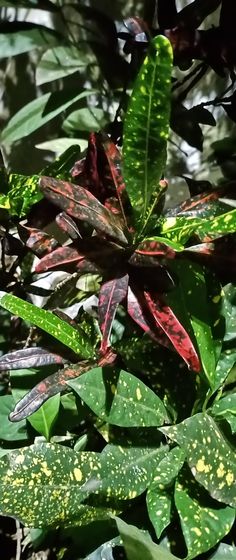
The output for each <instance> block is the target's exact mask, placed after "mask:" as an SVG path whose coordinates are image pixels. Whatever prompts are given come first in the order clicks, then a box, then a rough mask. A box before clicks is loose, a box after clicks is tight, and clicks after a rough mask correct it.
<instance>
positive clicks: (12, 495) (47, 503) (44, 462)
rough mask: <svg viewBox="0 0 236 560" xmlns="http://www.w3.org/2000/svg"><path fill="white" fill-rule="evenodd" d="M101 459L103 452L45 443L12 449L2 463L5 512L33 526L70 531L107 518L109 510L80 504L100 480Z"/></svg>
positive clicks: (0, 483) (1, 490)
mask: <svg viewBox="0 0 236 560" xmlns="http://www.w3.org/2000/svg"><path fill="white" fill-rule="evenodd" d="M99 459H100V456H99V454H98V453H92V452H81V453H75V452H74V451H72V450H71V449H69V448H67V447H64V446H62V445H54V444H49V443H43V442H41V441H37V442H36V443H35V444H34V445H32V446H30V447H23V448H21V449H20V450H18V449H17V450H13V451H12V452H11V453H10V454H9V455H7V456H4V457H2V458H1V459H0V501H1V513H3V514H4V515H13V516H16V517H18V518H19V519H20V520H21V521H22V523H24V524H26V525H27V526H28V527H49V526H50V525H54V526H58V525H60V524H63V526H64V527H65V526H68V525H70V524H74V523H76V524H78V525H79V524H87V523H91V521H93V520H94V519H96V518H97V519H99V518H100V519H102V518H104V516H105V517H107V516H108V513H109V511H108V510H107V511H106V510H104V509H102V508H101V509H100V508H94V507H90V506H85V505H81V501H82V500H84V498H85V495H86V492H85V490H84V489H83V486H84V485H85V483H86V482H87V481H89V479H90V478H91V475H93V477H94V471H95V472H96V480H98V479H99V477H100V462H99ZM87 487H88V485H87ZM84 488H85V486H84Z"/></svg>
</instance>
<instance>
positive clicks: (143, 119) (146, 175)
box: [123, 35, 173, 230]
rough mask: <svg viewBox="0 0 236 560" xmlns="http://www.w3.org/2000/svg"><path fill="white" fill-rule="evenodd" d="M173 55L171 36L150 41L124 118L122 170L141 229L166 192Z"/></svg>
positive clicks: (138, 225) (138, 227) (138, 226)
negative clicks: (164, 180) (158, 200)
mask: <svg viewBox="0 0 236 560" xmlns="http://www.w3.org/2000/svg"><path fill="white" fill-rule="evenodd" d="M172 57H173V55H172V48H171V45H170V43H169V41H168V39H166V38H165V37H163V36H161V35H159V36H158V37H155V38H154V39H153V40H152V41H151V43H150V47H149V51H148V54H147V56H146V58H145V60H144V62H143V65H142V67H141V70H140V72H139V74H138V77H137V79H136V82H135V85H134V89H133V92H132V95H131V99H130V103H129V106H128V110H127V113H126V117H125V121H124V142H123V156H124V163H123V172H124V179H125V184H126V188H127V191H128V195H129V197H130V200H131V203H132V206H133V209H134V213H135V216H136V221H137V229H139V230H140V229H142V228H143V227H144V225H145V221H146V220H147V218H148V217H149V211H150V206H152V205H153V207H154V205H156V202H157V199H158V198H159V196H161V195H162V193H163V186H162V184H160V183H159V182H160V179H161V177H162V174H163V171H164V167H165V163H166V144H167V139H168V132H169V119H170V92H171V70H172ZM153 195H154V196H155V201H154V202H153V199H152V197H153Z"/></svg>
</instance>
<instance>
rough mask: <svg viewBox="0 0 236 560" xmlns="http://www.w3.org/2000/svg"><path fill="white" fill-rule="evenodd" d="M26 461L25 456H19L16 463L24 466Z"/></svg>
mask: <svg viewBox="0 0 236 560" xmlns="http://www.w3.org/2000/svg"><path fill="white" fill-rule="evenodd" d="M24 460H25V457H24V455H18V456H17V457H16V458H15V463H16V464H17V465H22V463H24Z"/></svg>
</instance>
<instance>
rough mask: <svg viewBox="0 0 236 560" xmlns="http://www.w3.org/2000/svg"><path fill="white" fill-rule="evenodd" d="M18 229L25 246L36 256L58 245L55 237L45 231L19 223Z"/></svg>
mask: <svg viewBox="0 0 236 560" xmlns="http://www.w3.org/2000/svg"><path fill="white" fill-rule="evenodd" d="M18 231H19V235H20V238H21V239H22V241H24V243H25V246H26V247H28V248H29V249H30V250H31V251H33V253H34V254H35V255H37V257H42V256H43V255H45V254H47V253H51V251H53V250H54V249H56V247H57V246H58V242H57V241H56V239H54V238H53V237H51V236H50V235H49V234H48V233H46V232H45V231H40V230H39V229H36V228H32V227H27V226H25V225H22V224H19V226H18Z"/></svg>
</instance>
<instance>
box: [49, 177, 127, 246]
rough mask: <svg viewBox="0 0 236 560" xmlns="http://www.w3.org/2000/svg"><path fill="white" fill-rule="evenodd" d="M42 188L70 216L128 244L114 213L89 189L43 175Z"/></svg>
mask: <svg viewBox="0 0 236 560" xmlns="http://www.w3.org/2000/svg"><path fill="white" fill-rule="evenodd" d="M40 188H41V190H42V191H43V193H44V194H45V196H47V198H49V200H51V201H52V202H54V204H56V205H57V206H59V208H62V210H65V211H66V212H67V213H68V214H69V215H70V216H72V217H74V218H77V219H78V220H84V221H86V222H87V223H88V224H90V225H91V226H93V227H94V228H95V229H96V230H98V231H100V232H102V233H105V234H106V235H109V236H111V237H114V238H115V239H118V240H119V241H120V242H121V243H122V244H124V245H126V244H127V239H126V237H125V235H124V233H123V231H122V229H121V227H120V225H119V222H117V220H116V218H115V216H114V214H112V212H110V211H109V210H108V209H107V208H105V206H103V205H102V204H101V203H100V202H99V200H97V199H96V198H95V197H94V196H93V195H92V194H91V193H90V192H89V191H88V190H86V189H84V188H83V187H80V186H79V185H73V183H69V182H65V181H60V180H57V179H53V178H51V177H42V178H41V179H40Z"/></svg>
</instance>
